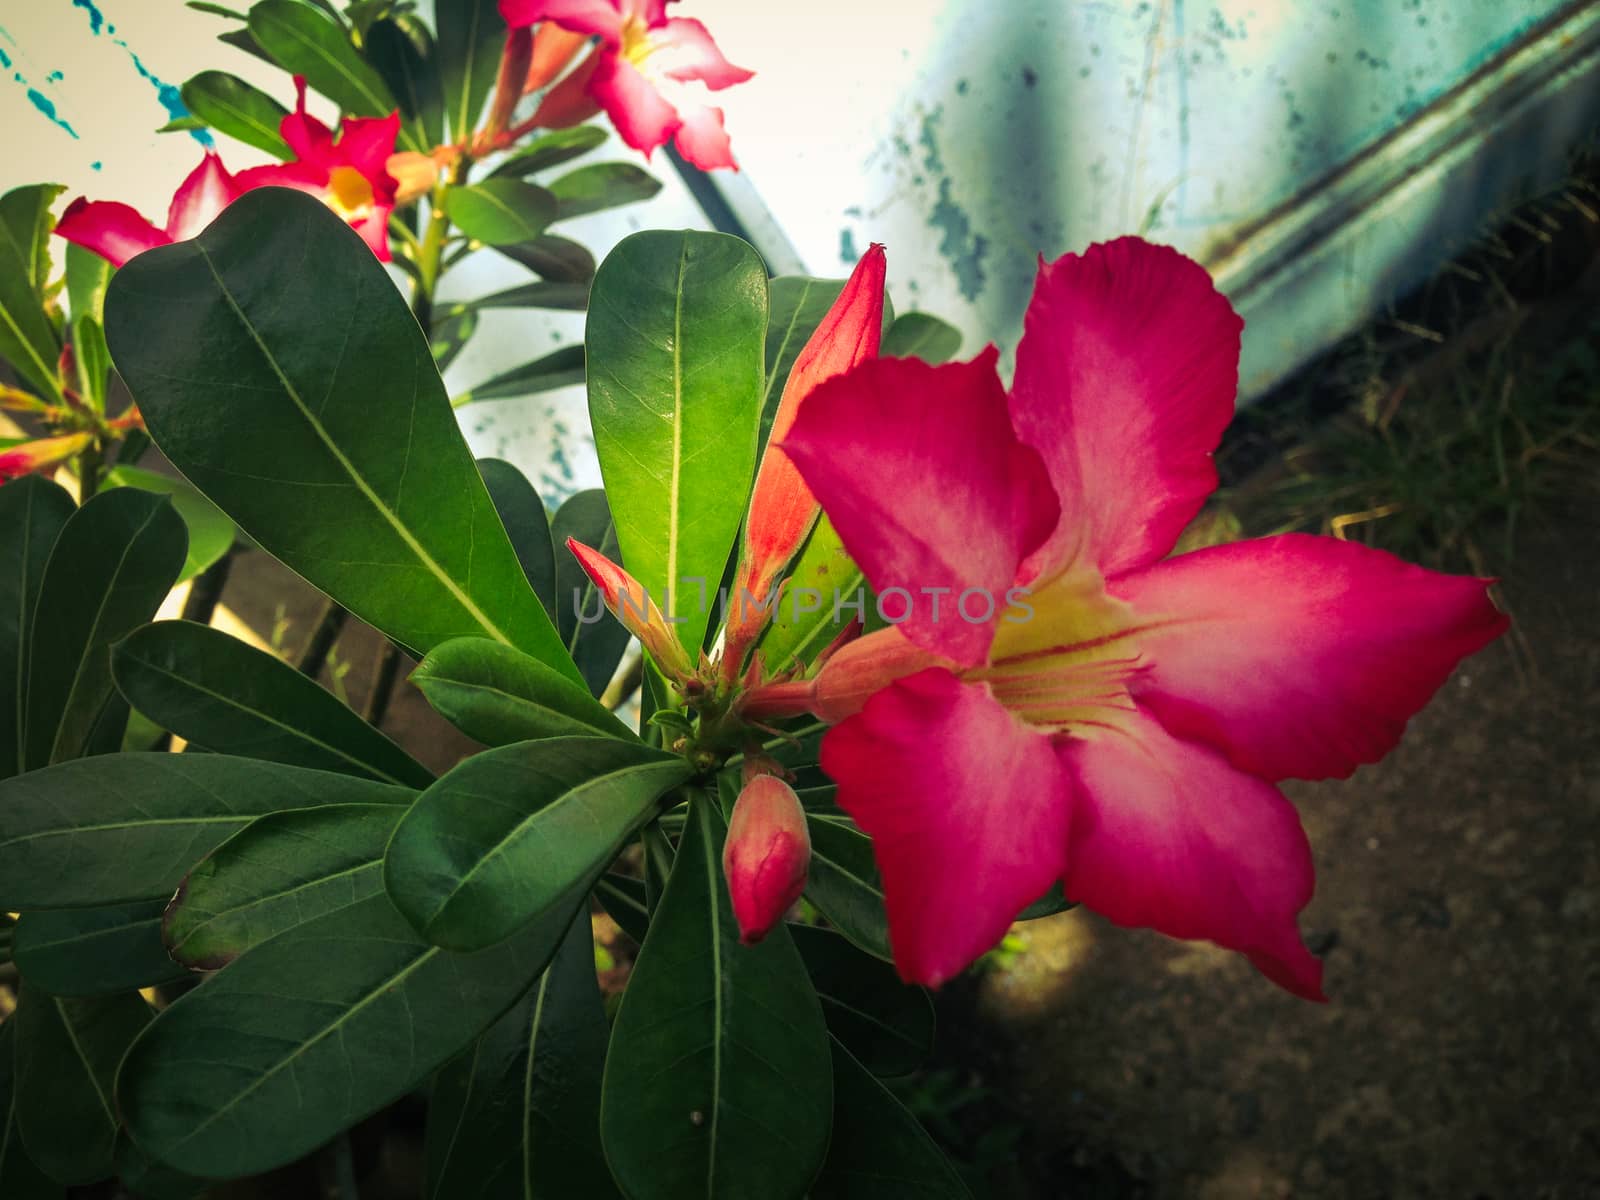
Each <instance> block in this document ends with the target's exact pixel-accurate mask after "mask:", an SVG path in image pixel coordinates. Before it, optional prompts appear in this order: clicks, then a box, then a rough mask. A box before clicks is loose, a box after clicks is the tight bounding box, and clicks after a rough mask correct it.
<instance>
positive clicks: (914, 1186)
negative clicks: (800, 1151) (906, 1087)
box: [811, 1039, 972, 1200]
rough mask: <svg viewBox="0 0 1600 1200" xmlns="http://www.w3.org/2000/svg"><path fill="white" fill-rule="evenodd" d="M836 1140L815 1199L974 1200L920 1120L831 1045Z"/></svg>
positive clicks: (842, 1050)
mask: <svg viewBox="0 0 1600 1200" xmlns="http://www.w3.org/2000/svg"><path fill="white" fill-rule="evenodd" d="M832 1051H833V1095H834V1110H833V1142H832V1144H831V1145H830V1146H829V1147H828V1161H827V1162H826V1164H824V1166H823V1168H822V1174H821V1175H820V1176H819V1177H818V1178H817V1181H816V1183H815V1184H814V1185H812V1188H811V1197H812V1200H972V1193H971V1192H970V1191H969V1190H968V1189H967V1185H966V1184H965V1183H964V1182H962V1179H961V1176H959V1175H958V1174H956V1171H955V1168H953V1167H952V1166H951V1165H950V1163H949V1162H948V1161H947V1160H946V1159H945V1157H944V1155H943V1154H942V1153H941V1152H940V1150H939V1147H938V1146H936V1145H934V1143H933V1139H932V1138H930V1137H929V1136H928V1133H927V1131H926V1130H925V1129H923V1128H922V1125H921V1124H920V1123H919V1122H918V1121H917V1118H916V1117H914V1116H912V1114H911V1113H910V1112H909V1111H907V1109H906V1108H905V1106H904V1105H902V1104H901V1103H900V1101H899V1100H897V1099H895V1097H894V1094H893V1093H892V1092H890V1091H889V1089H888V1088H886V1087H884V1086H883V1084H881V1083H879V1082H878V1081H877V1080H876V1079H874V1078H873V1077H872V1073H871V1072H870V1071H868V1070H867V1069H866V1068H865V1067H864V1066H862V1065H861V1064H860V1063H859V1062H857V1061H856V1059H855V1058H854V1057H853V1056H852V1055H851V1053H850V1052H849V1051H848V1050H846V1049H845V1048H844V1047H843V1046H842V1045H840V1044H839V1041H838V1040H837V1039H833V1041H832Z"/></svg>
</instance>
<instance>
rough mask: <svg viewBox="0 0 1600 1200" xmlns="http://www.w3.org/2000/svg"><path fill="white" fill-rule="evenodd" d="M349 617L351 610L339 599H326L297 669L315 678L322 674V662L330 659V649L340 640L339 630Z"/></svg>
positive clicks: (296, 665) (301, 653)
mask: <svg viewBox="0 0 1600 1200" xmlns="http://www.w3.org/2000/svg"><path fill="white" fill-rule="evenodd" d="M349 617H350V610H349V609H347V608H345V607H344V606H343V605H341V604H339V603H338V602H337V601H334V600H331V599H330V600H326V601H324V602H323V605H322V614H321V615H320V616H319V617H318V618H317V624H316V628H314V629H313V630H312V631H311V636H310V638H308V639H307V640H306V645H305V649H304V650H302V651H300V658H299V660H298V661H297V662H296V663H295V664H294V665H295V669H296V670H297V671H299V672H300V673H301V674H302V675H309V676H311V678H313V679H315V678H316V677H317V676H318V675H319V674H321V673H322V664H323V663H325V662H327V661H328V651H330V650H332V649H333V644H334V642H336V641H338V640H339V632H340V631H341V630H342V629H343V628H344V623H345V621H346V620H348V619H349Z"/></svg>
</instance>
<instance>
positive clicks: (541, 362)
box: [450, 346, 584, 408]
mask: <svg viewBox="0 0 1600 1200" xmlns="http://www.w3.org/2000/svg"><path fill="white" fill-rule="evenodd" d="M583 379H584V370H583V347H582V346H563V347H562V348H561V349H559V350H556V351H554V352H552V353H550V354H546V355H545V356H544V357H543V358H537V359H534V361H533V362H530V363H523V364H522V365H521V366H520V367H513V368H512V369H511V370H509V371H506V372H503V373H502V374H499V375H496V376H495V377H494V378H492V379H486V380H484V381H483V382H482V383H480V384H476V385H474V386H473V387H470V388H468V389H467V390H466V391H464V392H462V393H461V394H460V395H459V396H456V397H454V398H453V399H452V400H451V401H450V403H451V404H453V405H454V406H455V407H457V408H461V407H462V406H463V405H467V404H472V403H474V402H476V401H480V400H507V399H510V398H511V397H513V396H532V395H535V394H537V393H539V392H548V391H553V390H554V389H556V388H563V387H570V386H572V385H573V384H575V383H582V382H583Z"/></svg>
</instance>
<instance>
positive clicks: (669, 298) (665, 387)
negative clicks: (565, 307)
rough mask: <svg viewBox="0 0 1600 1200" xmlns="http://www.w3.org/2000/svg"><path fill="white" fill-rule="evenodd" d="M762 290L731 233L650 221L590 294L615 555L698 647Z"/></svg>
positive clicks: (733, 478) (748, 403)
mask: <svg viewBox="0 0 1600 1200" xmlns="http://www.w3.org/2000/svg"><path fill="white" fill-rule="evenodd" d="M766 293H767V280H766V270H765V268H764V267H763V266H762V264H761V259H760V257H759V256H757V254H756V252H755V251H754V250H752V249H751V248H750V247H749V246H748V245H746V244H745V243H744V242H742V241H740V240H739V239H738V238H733V237H728V236H726V235H725V234H718V233H696V232H692V231H684V232H679V233H659V232H648V233H636V234H634V235H633V236H632V237H629V238H627V239H626V240H624V241H623V242H622V243H621V244H620V245H618V246H617V248H616V249H615V250H613V251H612V252H611V255H610V257H608V258H607V259H606V261H605V263H604V264H603V265H602V266H601V268H600V271H599V273H598V274H597V275H596V276H595V281H594V289H593V291H592V293H591V294H590V298H589V321H588V332H587V334H586V337H585V342H586V344H587V346H588V350H589V415H590V418H591V420H592V422H593V425H594V438H595V448H596V450H598V452H599V455H600V468H601V473H602V474H603V475H604V477H605V482H606V494H607V495H608V496H609V497H610V499H611V504H612V513H613V516H614V517H615V519H616V525H617V536H618V540H619V541H620V543H621V547H622V561H623V565H624V566H625V567H626V568H627V569H628V571H629V572H630V573H631V574H632V575H633V577H634V578H635V579H637V580H639V582H640V583H642V584H643V585H644V586H645V587H646V588H648V589H649V591H650V594H651V596H652V597H654V598H655V599H656V600H657V602H658V603H661V602H662V600H663V598H664V593H665V599H666V600H667V601H668V602H667V603H662V604H661V607H662V610H663V611H664V612H665V613H666V614H667V616H668V617H669V619H670V618H678V619H680V620H681V622H682V623H681V624H679V625H678V626H677V631H678V637H679V639H680V640H681V641H682V642H683V644H684V646H685V647H687V648H688V649H689V651H690V652H691V654H695V655H697V654H698V653H699V651H700V646H701V641H702V639H703V638H704V635H705V632H706V627H707V625H708V624H709V621H710V617H711V610H712V609H713V607H714V605H713V604H712V603H710V597H714V596H715V594H716V588H717V583H718V581H719V580H720V579H721V578H722V573H723V567H724V565H725V564H726V563H727V559H728V554H729V550H730V548H731V546H732V545H733V539H734V535H735V534H736V533H737V532H738V529H739V523H740V521H741V520H742V519H743V517H744V511H745V507H746V501H747V500H748V497H749V492H750V480H751V476H752V474H753V472H754V468H755V450H756V430H757V426H758V423H759V421H760V415H761V413H760V407H761V390H762V386H763V369H762V357H763V342H764V340H765V335H766V320H767V294H766ZM696 581H698V583H697V582H696Z"/></svg>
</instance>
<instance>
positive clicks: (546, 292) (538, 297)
mask: <svg viewBox="0 0 1600 1200" xmlns="http://www.w3.org/2000/svg"><path fill="white" fill-rule="evenodd" d="M468 303H470V304H471V306H472V307H473V308H553V309H561V310H566V311H569V312H582V311H583V310H584V309H585V308H587V307H588V306H589V284H588V283H587V282H583V283H552V282H550V281H549V280H540V281H539V282H538V283H525V284H523V285H522V286H520V287H514V288H507V289H506V290H505V291H503V292H494V293H491V294H490V295H487V296H483V297H480V298H479V299H477V300H472V301H469V302H468ZM578 382H579V383H582V382H583V380H582V379H579V380H578Z"/></svg>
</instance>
